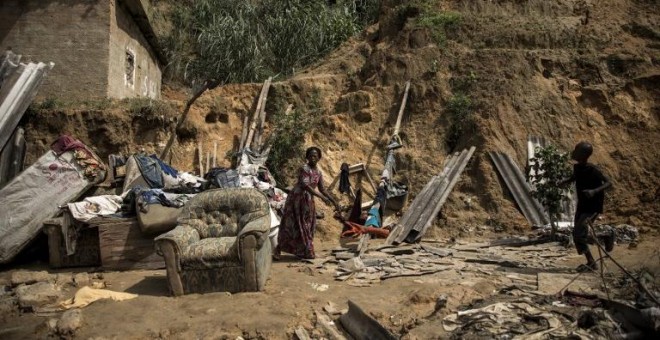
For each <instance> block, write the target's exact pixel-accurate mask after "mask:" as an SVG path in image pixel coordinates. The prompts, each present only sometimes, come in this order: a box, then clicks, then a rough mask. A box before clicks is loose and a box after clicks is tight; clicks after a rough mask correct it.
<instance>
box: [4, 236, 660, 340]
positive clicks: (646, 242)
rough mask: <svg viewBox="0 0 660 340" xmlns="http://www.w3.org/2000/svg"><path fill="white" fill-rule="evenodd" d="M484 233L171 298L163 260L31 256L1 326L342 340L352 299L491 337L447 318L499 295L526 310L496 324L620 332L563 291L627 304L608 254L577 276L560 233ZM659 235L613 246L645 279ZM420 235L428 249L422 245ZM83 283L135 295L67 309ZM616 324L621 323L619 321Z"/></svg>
mask: <svg viewBox="0 0 660 340" xmlns="http://www.w3.org/2000/svg"><path fill="white" fill-rule="evenodd" d="M485 233H486V234H485V235H482V236H480V237H476V238H475V237H471V238H461V239H458V240H454V242H451V243H449V242H446V241H433V240H427V241H425V242H423V243H422V244H421V245H416V246H402V247H397V248H385V249H381V250H377V249H378V248H379V246H378V245H379V242H372V244H371V247H370V250H369V251H368V252H367V253H366V254H365V255H364V256H363V262H364V266H366V267H371V268H379V270H388V269H387V268H386V267H388V266H389V267H390V269H392V268H397V269H403V271H404V272H407V273H413V275H412V276H409V277H386V278H381V279H374V277H373V273H374V272H375V269H373V270H368V269H366V270H365V269H364V268H363V267H358V269H359V268H361V269H362V270H356V268H355V267H354V266H347V265H346V264H347V263H345V262H343V263H342V262H339V261H336V259H335V256H334V255H333V254H337V253H338V252H337V250H336V249H337V248H340V245H339V244H338V242H324V243H322V245H321V250H320V252H319V255H318V258H317V260H314V261H312V262H299V261H296V260H294V259H292V258H284V259H283V260H282V261H280V262H276V263H274V265H273V268H272V272H271V275H270V280H269V281H268V283H267V285H266V289H265V291H263V292H259V293H239V294H229V293H211V294H204V295H198V294H192V295H186V296H182V297H176V298H174V297H169V293H168V289H167V282H166V274H165V271H164V270H151V271H128V272H104V273H92V274H88V273H87V272H85V271H84V270H82V271H79V272H71V271H58V272H47V271H43V270H40V268H41V266H39V265H36V264H35V265H33V266H31V267H29V268H24V269H15V270H7V271H4V272H2V273H1V274H0V284H1V285H2V286H3V287H4V289H3V295H2V297H1V298H0V299H1V300H0V301H2V303H1V306H2V312H1V313H0V315H1V316H0V336H1V337H2V338H6V339H33V338H48V337H50V338H76V339H91V338H94V339H239V338H243V339H291V338H294V335H293V334H294V332H295V331H296V330H297V329H300V328H303V329H305V331H306V332H307V333H308V334H309V335H310V336H311V337H312V338H315V339H320V338H327V339H339V338H341V336H348V334H347V333H346V331H345V330H344V329H343V328H342V323H341V322H339V321H338V319H339V317H340V316H341V314H343V313H346V309H347V302H348V301H349V300H351V301H353V302H355V303H356V304H358V305H359V306H360V307H361V308H362V309H363V310H365V311H366V312H367V313H368V314H369V315H370V316H371V317H373V318H374V319H375V320H377V321H378V322H379V323H380V324H382V325H383V326H384V327H385V328H386V329H387V330H388V331H389V332H391V333H392V334H394V335H395V336H397V337H403V338H404V339H430V338H435V339H438V338H443V339H444V338H451V337H454V338H466V336H467V338H470V337H472V338H483V337H491V336H493V334H494V333H489V331H493V332H494V331H495V330H493V329H492V328H493V327H492V326H493V325H492V324H489V323H486V324H483V325H482V326H481V327H480V326H478V325H476V326H475V325H474V324H467V325H466V324H465V323H466V322H467V321H463V323H461V319H460V318H458V319H455V317H456V315H457V314H456V313H457V312H458V311H461V310H466V309H474V308H481V307H485V306H489V305H492V304H496V303H513V304H515V305H516V306H519V304H521V303H524V304H525V306H526V307H525V308H527V309H528V314H529V315H528V317H529V318H528V319H525V320H522V321H520V320H519V321H518V322H516V324H518V325H517V326H516V325H514V324H512V323H509V324H504V326H503V327H504V328H505V329H506V331H505V333H507V334H511V335H520V334H524V333H529V332H539V331H542V330H545V331H549V330H552V327H557V329H555V330H552V331H553V332H555V333H554V334H555V335H564V336H567V335H570V334H573V335H580V336H582V338H583V339H589V338H603V337H609V336H610V335H612V334H615V333H617V332H620V331H619V330H617V327H618V326H617V323H614V322H612V321H610V320H609V319H608V318H609V317H610V316H616V310H610V311H608V312H605V311H606V309H604V308H601V307H594V305H589V303H591V302H589V301H586V302H585V301H581V300H575V299H571V298H570V297H561V296H560V295H561V294H559V293H560V292H561V291H562V289H564V288H565V286H567V285H568V287H567V290H568V291H570V292H576V293H583V294H584V293H586V294H594V295H596V296H599V297H602V298H606V297H607V294H610V297H611V298H612V299H616V300H618V301H627V303H629V304H633V303H634V302H635V299H636V296H637V294H636V292H637V290H636V289H635V287H634V284H632V283H631V282H630V280H627V279H626V278H625V276H623V274H622V273H621V271H619V270H618V269H617V268H615V267H614V265H613V264H612V263H611V262H609V263H608V262H606V265H607V266H606V271H605V281H603V280H602V279H601V277H600V276H599V274H598V273H588V274H582V275H581V276H577V274H576V273H575V271H574V268H575V266H577V265H578V264H579V263H581V262H583V258H582V257H581V256H578V255H577V254H575V252H574V250H573V249H570V248H565V247H563V246H561V245H559V244H557V243H544V244H539V245H532V246H526V247H510V246H490V247H489V246H488V245H489V243H491V241H494V240H495V238H496V237H497V236H498V235H495V234H491V233H490V232H488V231H485ZM500 237H501V235H500ZM657 240H658V237H657V235H649V234H646V235H643V236H642V238H641V241H640V240H638V242H636V243H633V245H632V246H631V245H630V244H619V245H617V247H616V248H615V250H614V252H613V253H612V255H613V257H614V258H615V259H617V260H618V261H619V262H621V263H622V264H623V265H624V266H625V267H626V268H627V269H628V270H629V271H631V272H633V273H635V274H639V273H643V272H647V273H649V274H645V275H647V276H648V275H651V276H649V277H650V278H651V279H650V280H647V281H646V284H647V285H648V286H649V287H650V288H651V289H654V288H655V287H658V284H660V281H659V280H658V279H657V273H658V272H659V271H660V253H658V250H657V247H656V246H655V244H656V242H657ZM420 246H421V247H423V248H425V249H431V250H432V252H435V254H432V253H428V252H425V251H424V250H423V249H422V248H420ZM437 254H440V255H441V256H439V255H437ZM375 258H378V259H381V260H382V261H384V262H381V263H380V264H378V265H377V264H375V263H374V262H373V259H375ZM385 262H387V263H390V264H384V263H385ZM393 262H396V264H392V263H393ZM429 263H432V266H434V268H436V269H439V271H437V272H433V273H429V274H426V275H414V273H415V272H417V273H420V272H424V270H421V271H420V268H422V267H426V266H428V265H429ZM397 266H398V267H397ZM339 268H352V269H351V270H354V271H356V272H355V273H354V275H352V276H351V277H348V278H347V277H346V276H345V273H346V269H339ZM388 271H389V270H388ZM653 273H655V275H656V276H655V277H656V278H653V276H652V275H653ZM576 277H577V279H576V280H575V281H574V282H572V283H571V282H570V281H571V280H572V279H574V278H576ZM604 282H605V283H606V284H607V290H606V289H605V286H604V284H603V283H604ZM569 283H570V284H569ZM85 286H88V287H92V288H102V289H106V290H110V291H116V292H126V293H131V294H136V295H137V297H135V298H133V299H129V300H124V301H113V300H99V301H96V302H93V303H91V304H90V305H88V306H86V307H82V308H80V309H71V310H68V311H65V310H64V309H63V308H62V307H61V306H62V302H63V301H65V300H66V299H68V298H70V297H72V296H74V295H75V293H76V292H78V291H80V289H81V287H85ZM558 294H559V295H558ZM592 302H593V301H592ZM65 305H66V303H65ZM587 306H588V307H587ZM501 313H504V312H500V315H499V316H498V317H499V318H505V317H506V315H505V314H506V313H504V314H501ZM585 313H586V314H585ZM592 313H595V314H594V316H593V317H594V318H595V321H594V323H593V324H588V325H586V326H585V325H582V324H581V326H582V327H584V328H580V326H578V320H579V319H580V317H581V315H583V314H585V315H587V314H588V315H591V314H592ZM541 314H542V315H543V317H541V319H543V320H545V321H543V320H541V319H538V320H536V321H530V320H532V319H533V317H534V315H537V316H538V315H541ZM495 315H498V314H495ZM327 320H330V322H328V321H327ZM452 320H454V321H455V322H452ZM557 322H558V324H555V323H557ZM521 325H522V326H521ZM475 327H476V328H475ZM622 327H623V326H622ZM500 331H501V330H500ZM611 332H614V333H611ZM621 332H626V329H625V327H624V328H623V330H621ZM610 333H611V334H610ZM333 334H334V335H333ZM337 334H339V336H338V335H337ZM489 334H490V335H489Z"/></svg>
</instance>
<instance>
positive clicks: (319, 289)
mask: <svg viewBox="0 0 660 340" xmlns="http://www.w3.org/2000/svg"><path fill="white" fill-rule="evenodd" d="M308 283H309V285H310V286H312V289H314V290H315V291H317V292H325V291H326V290H328V288H330V286H328V285H326V284H320V283H316V282H308Z"/></svg>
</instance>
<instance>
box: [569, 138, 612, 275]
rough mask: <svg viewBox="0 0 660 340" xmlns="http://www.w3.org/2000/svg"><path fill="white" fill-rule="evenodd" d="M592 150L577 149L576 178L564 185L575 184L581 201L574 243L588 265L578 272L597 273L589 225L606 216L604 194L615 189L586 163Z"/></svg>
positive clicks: (609, 245)
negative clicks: (602, 214)
mask: <svg viewBox="0 0 660 340" xmlns="http://www.w3.org/2000/svg"><path fill="white" fill-rule="evenodd" d="M593 150H594V148H593V146H591V144H590V143H588V142H580V143H578V144H577V145H576V146H575V149H574V150H573V153H572V154H571V158H572V159H573V160H575V161H576V162H577V163H576V164H575V165H574V166H573V175H572V176H571V178H569V179H567V180H565V181H563V182H562V183H561V184H562V185H565V184H568V183H570V182H573V181H574V182H575V189H576V191H577V197H578V201H577V209H576V211H575V220H574V227H573V241H574V242H575V248H576V249H577V252H578V254H584V256H585V257H586V258H587V264H586V265H580V266H579V267H578V271H590V270H596V269H598V264H597V263H596V261H595V260H594V257H593V255H591V251H590V250H589V245H588V244H587V243H589V242H590V241H593V239H592V238H591V237H590V236H589V224H591V222H593V221H594V220H595V219H596V217H598V214H601V213H602V212H603V201H604V200H605V190H606V189H608V188H610V187H611V186H612V183H611V182H610V180H609V179H608V178H607V177H605V175H603V173H602V172H601V171H600V170H599V169H598V168H597V167H596V166H595V165H593V164H591V163H588V162H587V160H588V159H589V156H591V154H592V153H593ZM608 236H609V237H607V239H606V242H605V249H606V251H608V252H610V251H612V248H613V247H614V235H613V232H612V235H608Z"/></svg>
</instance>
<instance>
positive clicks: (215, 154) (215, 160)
mask: <svg viewBox="0 0 660 340" xmlns="http://www.w3.org/2000/svg"><path fill="white" fill-rule="evenodd" d="M217 166H218V141H214V142H213V167H214V168H215V167H217Z"/></svg>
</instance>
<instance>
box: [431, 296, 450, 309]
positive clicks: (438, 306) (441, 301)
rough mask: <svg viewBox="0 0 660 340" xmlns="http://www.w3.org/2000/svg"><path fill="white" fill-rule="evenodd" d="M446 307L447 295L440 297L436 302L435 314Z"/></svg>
mask: <svg viewBox="0 0 660 340" xmlns="http://www.w3.org/2000/svg"><path fill="white" fill-rule="evenodd" d="M446 306H447V295H444V294H442V295H440V296H438V298H437V299H436V300H435V307H434V308H433V312H434V313H437V312H438V311H440V310H441V309H443V308H445V307H446Z"/></svg>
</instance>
